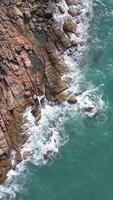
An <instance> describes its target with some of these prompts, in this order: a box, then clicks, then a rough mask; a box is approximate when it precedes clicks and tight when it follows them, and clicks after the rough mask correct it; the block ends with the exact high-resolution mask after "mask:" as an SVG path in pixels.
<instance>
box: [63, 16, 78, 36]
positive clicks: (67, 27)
mask: <svg viewBox="0 0 113 200" xmlns="http://www.w3.org/2000/svg"><path fill="white" fill-rule="evenodd" d="M63 29H64V31H65V32H71V33H75V34H76V24H75V23H74V22H73V21H72V20H71V19H67V20H65V21H64V25H63Z"/></svg>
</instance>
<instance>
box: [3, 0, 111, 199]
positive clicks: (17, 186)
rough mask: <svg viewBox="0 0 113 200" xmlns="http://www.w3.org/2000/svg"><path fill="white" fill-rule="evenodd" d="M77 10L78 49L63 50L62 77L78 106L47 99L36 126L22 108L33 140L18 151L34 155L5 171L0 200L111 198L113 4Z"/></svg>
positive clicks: (93, 0) (92, 2) (100, 2)
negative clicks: (56, 103) (63, 68)
mask: <svg viewBox="0 0 113 200" xmlns="http://www.w3.org/2000/svg"><path fill="white" fill-rule="evenodd" d="M60 4H61V5H62V6H63V8H64V9H65V14H61V13H59V12H56V13H55V15H54V18H55V20H56V21H57V22H58V23H59V25H60V26H61V28H62V23H63V20H64V19H65V18H66V17H68V12H67V9H68V8H67V5H66V3H65V1H64V0H61V2H60ZM80 9H81V14H80V16H78V19H77V20H79V22H80V23H79V24H78V26H77V31H78V35H79V37H78V36H77V37H75V36H74V35H72V36H71V37H72V39H73V40H78V43H79V45H78V49H77V51H75V49H72V51H71V52H70V51H69V50H67V51H65V52H64V54H63V58H64V60H65V62H66V64H67V66H68V69H69V70H68V73H67V75H65V76H64V77H62V79H66V80H67V81H68V82H69V85H70V91H71V93H72V94H73V95H76V96H77V103H76V104H72V105H71V104H68V103H66V102H63V103H62V104H60V105H54V106H53V105H52V103H50V102H47V101H46V102H45V106H44V107H43V108H42V118H41V120H40V122H39V125H38V126H37V125H35V119H34V117H33V115H32V112H31V107H29V108H27V109H26V112H25V113H24V117H27V118H28V120H29V123H28V124H25V126H26V127H27V128H29V132H30V133H31V136H30V137H29V140H28V142H27V143H26V144H25V145H24V146H23V147H21V151H22V152H23V151H25V150H31V151H33V154H32V155H31V157H30V158H29V159H28V160H27V161H23V162H22V163H21V164H19V165H18V166H17V168H16V170H15V171H13V170H11V171H10V172H9V174H8V179H7V181H6V182H5V183H4V184H3V185H0V200H113V1H112V0H108V1H107V0H83V1H82V6H81V7H80ZM75 21H76V19H75ZM88 108H89V109H88ZM90 108H91V109H90ZM47 151H48V152H49V159H48V160H44V156H43V155H44V154H45V153H46V152H47ZM12 154H13V153H12Z"/></svg>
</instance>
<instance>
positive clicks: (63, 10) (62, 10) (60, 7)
mask: <svg viewBox="0 0 113 200" xmlns="http://www.w3.org/2000/svg"><path fill="white" fill-rule="evenodd" d="M59 10H60V12H61V13H63V14H64V13H65V9H64V8H63V7H62V6H59Z"/></svg>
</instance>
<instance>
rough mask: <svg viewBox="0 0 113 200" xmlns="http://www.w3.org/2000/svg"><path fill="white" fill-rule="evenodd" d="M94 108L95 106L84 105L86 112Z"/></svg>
mask: <svg viewBox="0 0 113 200" xmlns="http://www.w3.org/2000/svg"><path fill="white" fill-rule="evenodd" d="M93 109H94V107H92V106H89V107H84V111H85V112H92V110H93Z"/></svg>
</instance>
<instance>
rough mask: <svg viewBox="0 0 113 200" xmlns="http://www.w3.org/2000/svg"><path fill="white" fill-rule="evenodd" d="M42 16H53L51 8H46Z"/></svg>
mask: <svg viewBox="0 0 113 200" xmlns="http://www.w3.org/2000/svg"><path fill="white" fill-rule="evenodd" d="M44 17H45V18H47V19H50V18H52V17H53V13H52V11H51V9H49V8H48V9H47V10H45V11H44Z"/></svg>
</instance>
